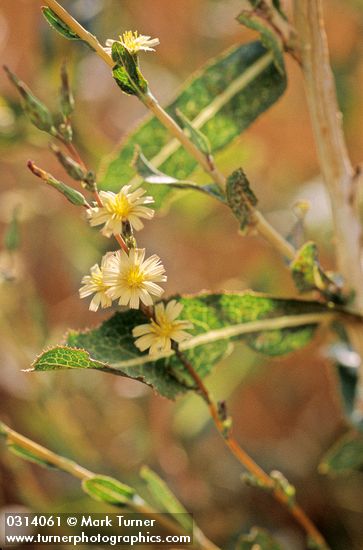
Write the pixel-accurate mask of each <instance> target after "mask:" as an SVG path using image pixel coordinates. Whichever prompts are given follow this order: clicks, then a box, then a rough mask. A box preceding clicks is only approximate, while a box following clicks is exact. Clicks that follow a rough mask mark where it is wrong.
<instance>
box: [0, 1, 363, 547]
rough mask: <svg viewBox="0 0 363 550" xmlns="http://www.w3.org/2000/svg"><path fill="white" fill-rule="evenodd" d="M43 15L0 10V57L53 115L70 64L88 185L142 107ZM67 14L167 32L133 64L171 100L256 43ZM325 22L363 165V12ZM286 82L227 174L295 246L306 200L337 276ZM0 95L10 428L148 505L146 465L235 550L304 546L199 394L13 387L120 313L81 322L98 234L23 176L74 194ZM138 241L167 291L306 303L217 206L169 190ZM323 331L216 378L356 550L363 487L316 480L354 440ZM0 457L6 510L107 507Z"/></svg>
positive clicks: (212, 23) (109, 27) (8, 98)
mask: <svg viewBox="0 0 363 550" xmlns="http://www.w3.org/2000/svg"><path fill="white" fill-rule="evenodd" d="M40 5H41V2H40V1H39V2H38V0H32V1H29V0H17V1H16V2H11V1H10V0H7V1H6V0H5V1H3V2H1V5H0V55H1V59H2V62H3V63H6V64H7V65H8V66H9V67H10V68H11V69H12V70H13V71H14V72H16V73H17V74H18V76H19V77H21V78H22V79H23V80H25V81H26V82H27V83H28V84H29V85H30V87H31V88H32V89H33V91H34V92H35V93H36V94H37V95H38V96H39V97H40V98H41V99H42V100H43V101H45V102H46V103H47V104H48V106H50V107H52V108H53V109H55V108H56V107H57V105H56V101H57V99H56V96H57V90H58V88H59V70H60V65H61V63H62V61H63V60H64V59H66V60H67V63H68V67H69V70H70V74H71V80H72V86H73V89H74V91H75V97H76V112H75V116H74V117H73V118H74V127H75V129H76V135H75V143H76V144H77V147H78V148H79V150H80V151H81V153H82V156H83V157H84V158H85V160H86V161H87V164H88V165H89V166H90V167H92V168H93V169H95V170H97V169H98V168H99V165H100V163H101V160H102V159H103V158H104V157H105V156H107V155H108V154H110V153H111V152H112V150H113V148H114V147H115V145H116V144H117V142H118V141H119V140H120V139H121V138H122V137H123V136H125V134H126V133H127V132H128V131H129V130H130V129H131V128H132V127H133V126H134V125H135V124H136V123H137V122H138V121H139V120H140V119H142V117H143V116H144V115H145V111H144V108H143V106H142V105H141V104H140V103H139V102H138V101H137V100H136V99H134V98H130V97H128V96H125V95H123V94H121V93H120V90H119V89H118V87H117V86H115V84H114V82H113V81H112V79H111V78H110V75H109V70H108V68H107V67H106V66H105V65H104V64H103V63H102V61H100V60H99V59H98V58H97V57H96V56H95V55H94V54H92V52H90V51H89V50H88V49H87V48H85V47H83V46H82V45H80V44H76V43H72V42H67V41H65V40H62V39H61V38H60V37H59V36H58V35H57V34H56V33H55V32H52V31H51V30H50V28H49V26H48V25H47V23H46V22H45V21H44V20H43V18H42V16H41V14H40V10H39V6H40ZM63 5H64V6H65V7H68V8H69V9H70V10H71V12H72V14H73V15H74V16H76V17H77V18H78V19H79V20H80V21H81V22H82V23H83V24H84V25H85V26H86V27H87V28H88V29H89V30H91V32H93V33H94V34H96V35H97V36H98V38H99V39H100V41H101V42H104V41H105V40H106V39H107V38H110V37H111V38H117V37H118V35H119V34H120V33H121V32H123V31H124V30H128V29H132V30H135V29H137V30H139V31H140V32H141V33H143V34H147V35H151V36H152V37H155V36H157V37H159V38H160V42H161V44H160V46H159V47H158V48H157V52H156V53H154V54H144V55H142V60H141V61H142V67H143V72H144V73H145V75H146V77H147V78H148V80H149V82H150V84H151V88H152V89H153V91H154V94H155V95H156V96H157V97H158V98H159V100H160V102H161V103H163V104H166V103H167V102H168V101H169V100H171V99H172V98H173V97H174V95H175V94H176V92H177V90H178V87H179V86H180V85H181V84H182V83H183V81H184V80H185V79H186V78H187V77H188V76H189V75H190V73H191V72H192V71H194V70H196V69H197V68H199V67H200V66H201V65H202V64H203V63H204V62H205V61H206V60H208V59H209V58H211V57H213V56H214V55H216V54H218V53H220V52H221V51H223V50H224V49H226V48H228V47H229V46H230V45H232V44H235V43H238V42H248V41H249V40H251V39H255V35H254V33H252V32H250V31H248V30H247V29H245V28H244V27H241V26H240V25H238V24H237V22H236V21H235V17H236V16H237V15H238V13H239V10H240V7H241V6H240V2H239V0H223V2H222V1H220V0H198V1H195V0H174V1H173V2H170V1H169V0H153V2H148V1H147V0H73V1H72V2H71V1H66V0H64V1H63ZM325 8H326V9H325V14H326V24H327V31H328V36H329V44H330V49H331V57H332V64H333V69H334V72H335V75H336V78H337V89H338V96H339V101H340V106H341V108H342V111H343V113H344V125H345V130H346V136H347V142H348V146H349V150H350V153H351V157H352V160H353V163H355V164H356V163H358V162H360V161H361V160H362V151H363V133H362V112H363V95H362V93H361V90H362V89H363V41H362V36H363V4H362V2H361V1H359V0H346V1H345V2H341V1H339V0H327V1H326V3H325ZM287 9H289V6H287ZM287 67H288V77H289V85H288V89H287V92H286V94H285V95H284V96H283V98H282V99H281V100H280V101H279V102H278V103H277V104H276V105H275V106H274V107H273V108H272V109H270V110H269V111H268V112H267V113H266V114H265V115H263V116H262V117H261V118H260V119H258V121H257V122H256V123H255V124H254V125H253V126H252V127H251V128H250V129H248V130H247V131H246V132H245V133H244V134H243V135H242V136H241V137H240V138H239V139H238V140H237V141H236V142H235V143H234V144H233V146H232V147H230V148H229V149H228V151H225V152H223V153H221V154H220V155H219V156H218V157H217V160H218V163H219V166H220V168H221V169H222V171H224V172H225V173H226V174H228V173H230V172H231V171H232V170H233V169H234V168H237V167H239V166H240V165H242V166H243V167H244V169H245V171H246V172H247V174H248V175H249V178H250V181H251V183H252V185H253V189H254V191H255V193H256V194H257V196H258V198H259V201H260V207H261V210H262V211H263V212H264V213H265V214H266V215H267V217H268V218H269V219H270V221H271V223H273V224H274V225H275V227H277V228H278V229H279V230H281V231H282V232H284V234H288V233H289V231H290V230H291V228H292V227H293V224H294V222H295V221H296V217H295V215H294V209H293V206H294V204H295V203H296V201H298V200H300V199H307V200H309V201H311V208H310V210H309V213H308V215H307V217H306V230H307V236H308V237H311V238H314V239H316V240H317V242H318V244H319V248H320V253H321V257H322V260H323V262H324V265H325V266H326V267H329V268H332V267H334V258H333V256H332V245H333V243H332V233H331V221H330V211H329V205H328V202H327V199H326V196H325V193H324V189H323V187H322V185H321V182H320V180H319V168H318V164H317V158H316V153H315V147H314V142H313V138H312V133H311V128H310V123H309V116H308V112H307V109H306V103H305V98H304V89H303V82H302V78H301V74H300V71H299V69H298V67H297V66H296V65H295V64H294V62H293V61H290V60H289V59H287ZM0 85H1V94H2V95H1V98H0V147H1V152H2V157H1V171H0V173H1V181H0V186H1V189H0V224H1V225H0V228H1V229H2V230H3V233H4V234H6V230H7V228H8V225H9V223H10V221H11V219H12V216H13V213H14V210H16V212H17V216H18V219H19V222H20V246H19V248H18V249H17V250H16V251H14V252H13V253H12V254H9V252H8V251H7V250H6V249H5V247H4V246H3V244H1V247H2V248H1V250H0V300H1V307H0V348H1V355H0V369H1V370H0V415H1V418H2V419H3V420H4V421H5V422H7V423H8V424H10V425H11V426H12V427H13V428H14V429H16V430H17V431H19V432H21V433H24V434H25V435H27V436H28V437H31V438H32V439H34V440H36V441H37V442H39V443H42V444H43V445H45V446H47V447H49V448H51V449H52V450H53V451H55V452H57V453H60V454H63V455H65V456H67V457H70V458H73V459H74V460H76V461H77V462H79V463H81V464H82V465H84V466H85V467H87V468H89V469H91V470H93V471H96V472H99V473H103V474H108V475H112V476H115V477H117V478H118V479H120V480H121V481H124V482H126V483H129V484H131V485H134V486H136V487H138V488H139V489H140V491H141V492H142V491H143V487H142V483H141V481H140V480H139V478H138V471H139V468H140V466H141V465H142V464H148V465H150V466H151V467H152V468H154V469H155V470H156V471H157V472H158V473H159V474H160V475H161V476H162V477H163V478H164V479H165V480H166V481H167V483H168V484H169V486H170V487H171V488H172V489H173V490H174V491H175V493H176V494H177V495H178V497H179V498H180V499H181V501H182V502H183V503H184V505H185V506H186V507H187V508H188V510H189V511H191V512H193V514H194V515H195V518H196V519H197V521H198V523H199V524H200V526H201V527H202V528H203V529H204V530H205V532H206V534H207V535H208V537H210V538H211V539H212V540H213V541H214V542H216V543H217V544H219V545H222V546H223V547H224V548H233V543H234V541H235V540H236V539H237V537H238V535H239V534H240V533H242V532H247V531H248V530H249V528H250V527H251V526H253V525H255V524H257V525H259V526H262V527H265V528H268V529H270V530H271V531H272V532H273V533H274V534H275V535H277V537H278V538H279V540H280V541H281V542H282V544H284V545H285V548H289V549H290V548H291V549H293V550H300V549H303V548H304V537H303V534H302V533H301V531H300V530H299V528H298V527H297V526H296V524H295V523H294V522H293V521H292V520H291V518H290V517H289V516H288V514H287V513H286V511H285V510H284V509H282V508H281V507H280V506H278V505H276V504H275V503H273V501H272V499H271V498H270V497H269V496H268V495H266V494H264V493H262V492H259V491H258V490H255V489H251V488H248V487H246V486H245V485H243V483H242V482H241V481H240V473H241V469H240V466H239V465H238V464H237V463H236V462H235V460H234V459H233V457H231V456H230V455H229V454H228V452H227V451H226V449H225V448H224V445H223V442H222V441H221V440H220V438H219V436H218V434H216V433H215V431H214V428H213V426H212V425H211V424H210V422H209V421H208V413H207V411H206V408H205V407H204V404H203V403H202V402H201V400H200V399H198V398H197V397H195V396H191V395H188V396H185V397H183V398H180V399H179V400H178V401H177V402H175V403H173V402H168V401H167V400H166V399H163V398H161V397H159V396H157V395H154V394H153V392H152V391H151V390H150V389H148V388H147V387H146V386H144V385H142V384H140V383H137V382H133V381H128V380H124V379H122V378H120V379H119V378H116V377H112V376H110V375H107V374H102V373H97V372H67V371H66V372H53V373H38V374H29V373H24V372H22V369H26V368H29V366H30V363H31V361H32V360H33V359H34V357H35V356H36V355H37V354H38V353H40V352H41V351H42V349H43V348H44V347H45V346H49V345H51V344H55V343H59V342H60V341H61V340H62V338H63V335H64V333H65V332H66V330H67V328H69V327H71V328H73V329H77V328H85V327H92V326H95V325H97V324H98V323H100V322H101V321H102V319H104V318H107V317H108V316H109V315H110V310H108V311H107V310H106V312H99V313H96V314H95V313H91V312H89V311H88V301H87V300H83V301H81V300H80V299H79V297H78V288H79V286H80V280H81V278H82V276H83V275H84V274H85V273H86V272H88V269H89V267H90V266H91V265H93V264H94V263H95V262H98V261H99V259H100V257H101V255H102V254H103V253H104V251H105V250H106V248H107V246H109V244H110V243H109V241H107V240H106V239H102V237H101V236H100V234H99V232H97V231H96V230H92V229H91V228H90V227H88V225H87V224H86V223H85V219H84V216H83V215H80V212H79V210H78V209H77V208H75V207H72V206H71V205H69V204H68V203H65V201H63V200H62V197H60V196H59V195H58V194H57V193H56V192H53V190H52V189H48V188H47V187H46V186H44V185H42V184H41V183H40V182H39V180H36V179H35V178H34V176H32V175H31V174H30V172H29V171H28V170H27V169H26V162H27V160H28V159H32V160H34V161H35V162H36V163H37V164H39V165H41V166H42V167H43V168H46V169H48V170H49V171H50V172H52V173H53V174H54V175H56V176H58V177H59V178H60V179H63V181H66V182H67V177H66V176H65V175H64V173H63V171H62V169H61V168H60V167H59V166H58V165H57V164H56V161H55V160H54V157H53V156H52V154H51V153H50V151H49V148H48V141H49V140H48V136H47V135H46V134H44V133H42V132H39V131H38V130H36V129H35V128H33V127H32V126H31V125H30V123H29V121H28V119H27V118H26V116H25V115H24V114H23V113H22V112H21V110H20V108H19V97H18V94H17V92H16V91H15V90H14V89H13V88H12V87H11V86H10V84H9V82H8V81H7V79H6V77H5V75H4V73H3V72H1V73H0ZM68 183H70V182H69V181H68ZM125 183H127V182H120V185H121V184H125ZM105 241H107V242H105ZM1 243H3V240H2V241H1ZM140 243H141V244H142V246H146V247H147V248H148V249H149V250H152V251H153V252H155V253H157V254H159V255H160V256H161V257H162V258H163V262H164V265H165V266H166V269H167V273H168V283H167V289H166V295H168V294H172V293H174V292H197V291H200V290H202V289H211V290H215V291H217V290H221V289H227V290H232V289H233V290H243V289H248V288H252V289H254V290H256V291H261V292H269V293H273V294H275V295H279V296H292V295H295V294H296V292H295V290H294V287H293V285H292V283H291V280H290V276H289V273H288V270H287V269H286V266H285V265H284V264H283V262H282V261H281V258H280V257H279V256H278V254H277V253H276V252H275V251H274V250H272V249H271V248H270V246H269V245H268V244H267V243H266V242H264V241H263V240H262V239H260V238H258V237H248V238H241V237H240V236H238V235H237V223H236V221H235V219H234V218H233V217H232V216H231V214H230V213H229V212H228V211H227V210H226V209H223V208H220V207H219V206H218V205H217V204H216V203H215V202H214V201H212V200H210V199H208V198H204V197H201V196H197V195H194V194H183V195H178V200H175V201H174V202H172V204H171V205H170V206H169V207H168V208H167V209H165V211H164V212H163V213H162V214H160V215H158V216H157V217H156V219H155V221H153V223H149V224H148V225H147V230H146V231H144V232H142V233H141V234H140ZM326 336H327V335H326V334H325V335H324V334H321V335H320V336H318V338H317V339H316V340H315V341H314V343H313V344H312V345H310V346H309V347H308V348H307V349H305V350H303V351H301V352H299V353H295V354H293V355H290V356H288V357H286V358H282V359H281V358H279V359H275V360H270V359H268V360H267V359H266V358H264V357H262V356H259V355H257V354H256V353H253V352H251V351H250V350H249V349H248V348H247V347H244V346H242V345H239V346H238V347H237V348H236V350H235V351H234V353H233V354H232V355H231V356H230V357H229V358H228V359H226V360H224V361H223V362H222V363H221V364H220V365H219V366H218V367H217V368H216V370H215V372H214V374H213V375H212V376H210V378H209V379H208V380H207V383H208V386H209V387H210V389H211V390H212V392H213V394H214V395H215V397H216V398H218V399H227V400H228V404H229V411H230V414H231V415H232V416H233V418H234V431H235V435H236V438H237V439H238V440H239V442H240V443H241V445H242V446H243V447H244V448H245V449H246V450H248V452H249V453H250V454H251V455H252V456H253V457H254V458H255V459H256V460H257V462H259V463H260V464H261V465H262V466H263V467H264V468H265V469H267V470H268V471H270V470H272V469H278V470H281V471H282V472H284V474H285V475H286V476H287V478H288V479H289V480H290V481H291V482H292V483H294V484H295V485H296V487H297V491H298V495H299V501H300V503H301V504H302V506H303V507H304V508H305V509H306V511H307V512H308V514H309V515H310V516H311V517H312V518H313V519H314V521H315V522H316V523H317V525H318V526H319V527H320V529H321V530H322V532H323V533H324V534H325V535H326V537H327V539H328V541H329V543H330V544H331V546H332V548H334V549H337V550H345V549H347V550H348V549H349V550H351V549H352V550H361V549H362V547H363V521H362V520H363V499H362V489H363V474H362V473H356V474H352V475H350V476H348V477H345V478H338V479H336V480H331V479H328V478H325V477H323V476H321V475H318V474H317V470H316V468H317V465H318V463H319V459H320V458H321V456H322V454H323V453H324V452H325V451H326V450H327V449H328V448H329V446H330V445H331V444H332V443H333V442H334V441H335V439H336V438H337V436H338V435H339V434H340V433H342V432H343V431H344V419H343V414H342V409H341V405H340V401H339V396H338V394H337V391H336V379H335V373H334V369H333V367H332V365H331V364H330V363H329V361H328V360H327V359H326V346H327V338H326ZM1 447H2V448H1V454H0V475H1V478H0V507H1V508H2V510H4V509H8V508H9V507H19V506H23V507H25V508H29V509H32V510H35V511H44V512H45V511H47V512H48V511H58V512H61V511H83V510H88V511H95V512H96V511H104V510H106V506H105V505H102V504H97V503H96V502H94V501H92V500H90V499H89V498H88V497H86V496H85V495H83V493H82V492H81V490H80V487H79V482H78V481H77V480H75V479H73V478H71V477H69V476H67V475H66V474H62V473H59V472H52V471H46V470H43V469H40V468H38V467H36V466H32V465H29V464H28V463H25V462H24V461H22V460H21V459H18V458H15V457H14V456H13V455H10V454H9V453H8V452H7V451H5V449H4V446H3V445H1ZM109 511H111V509H109Z"/></svg>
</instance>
